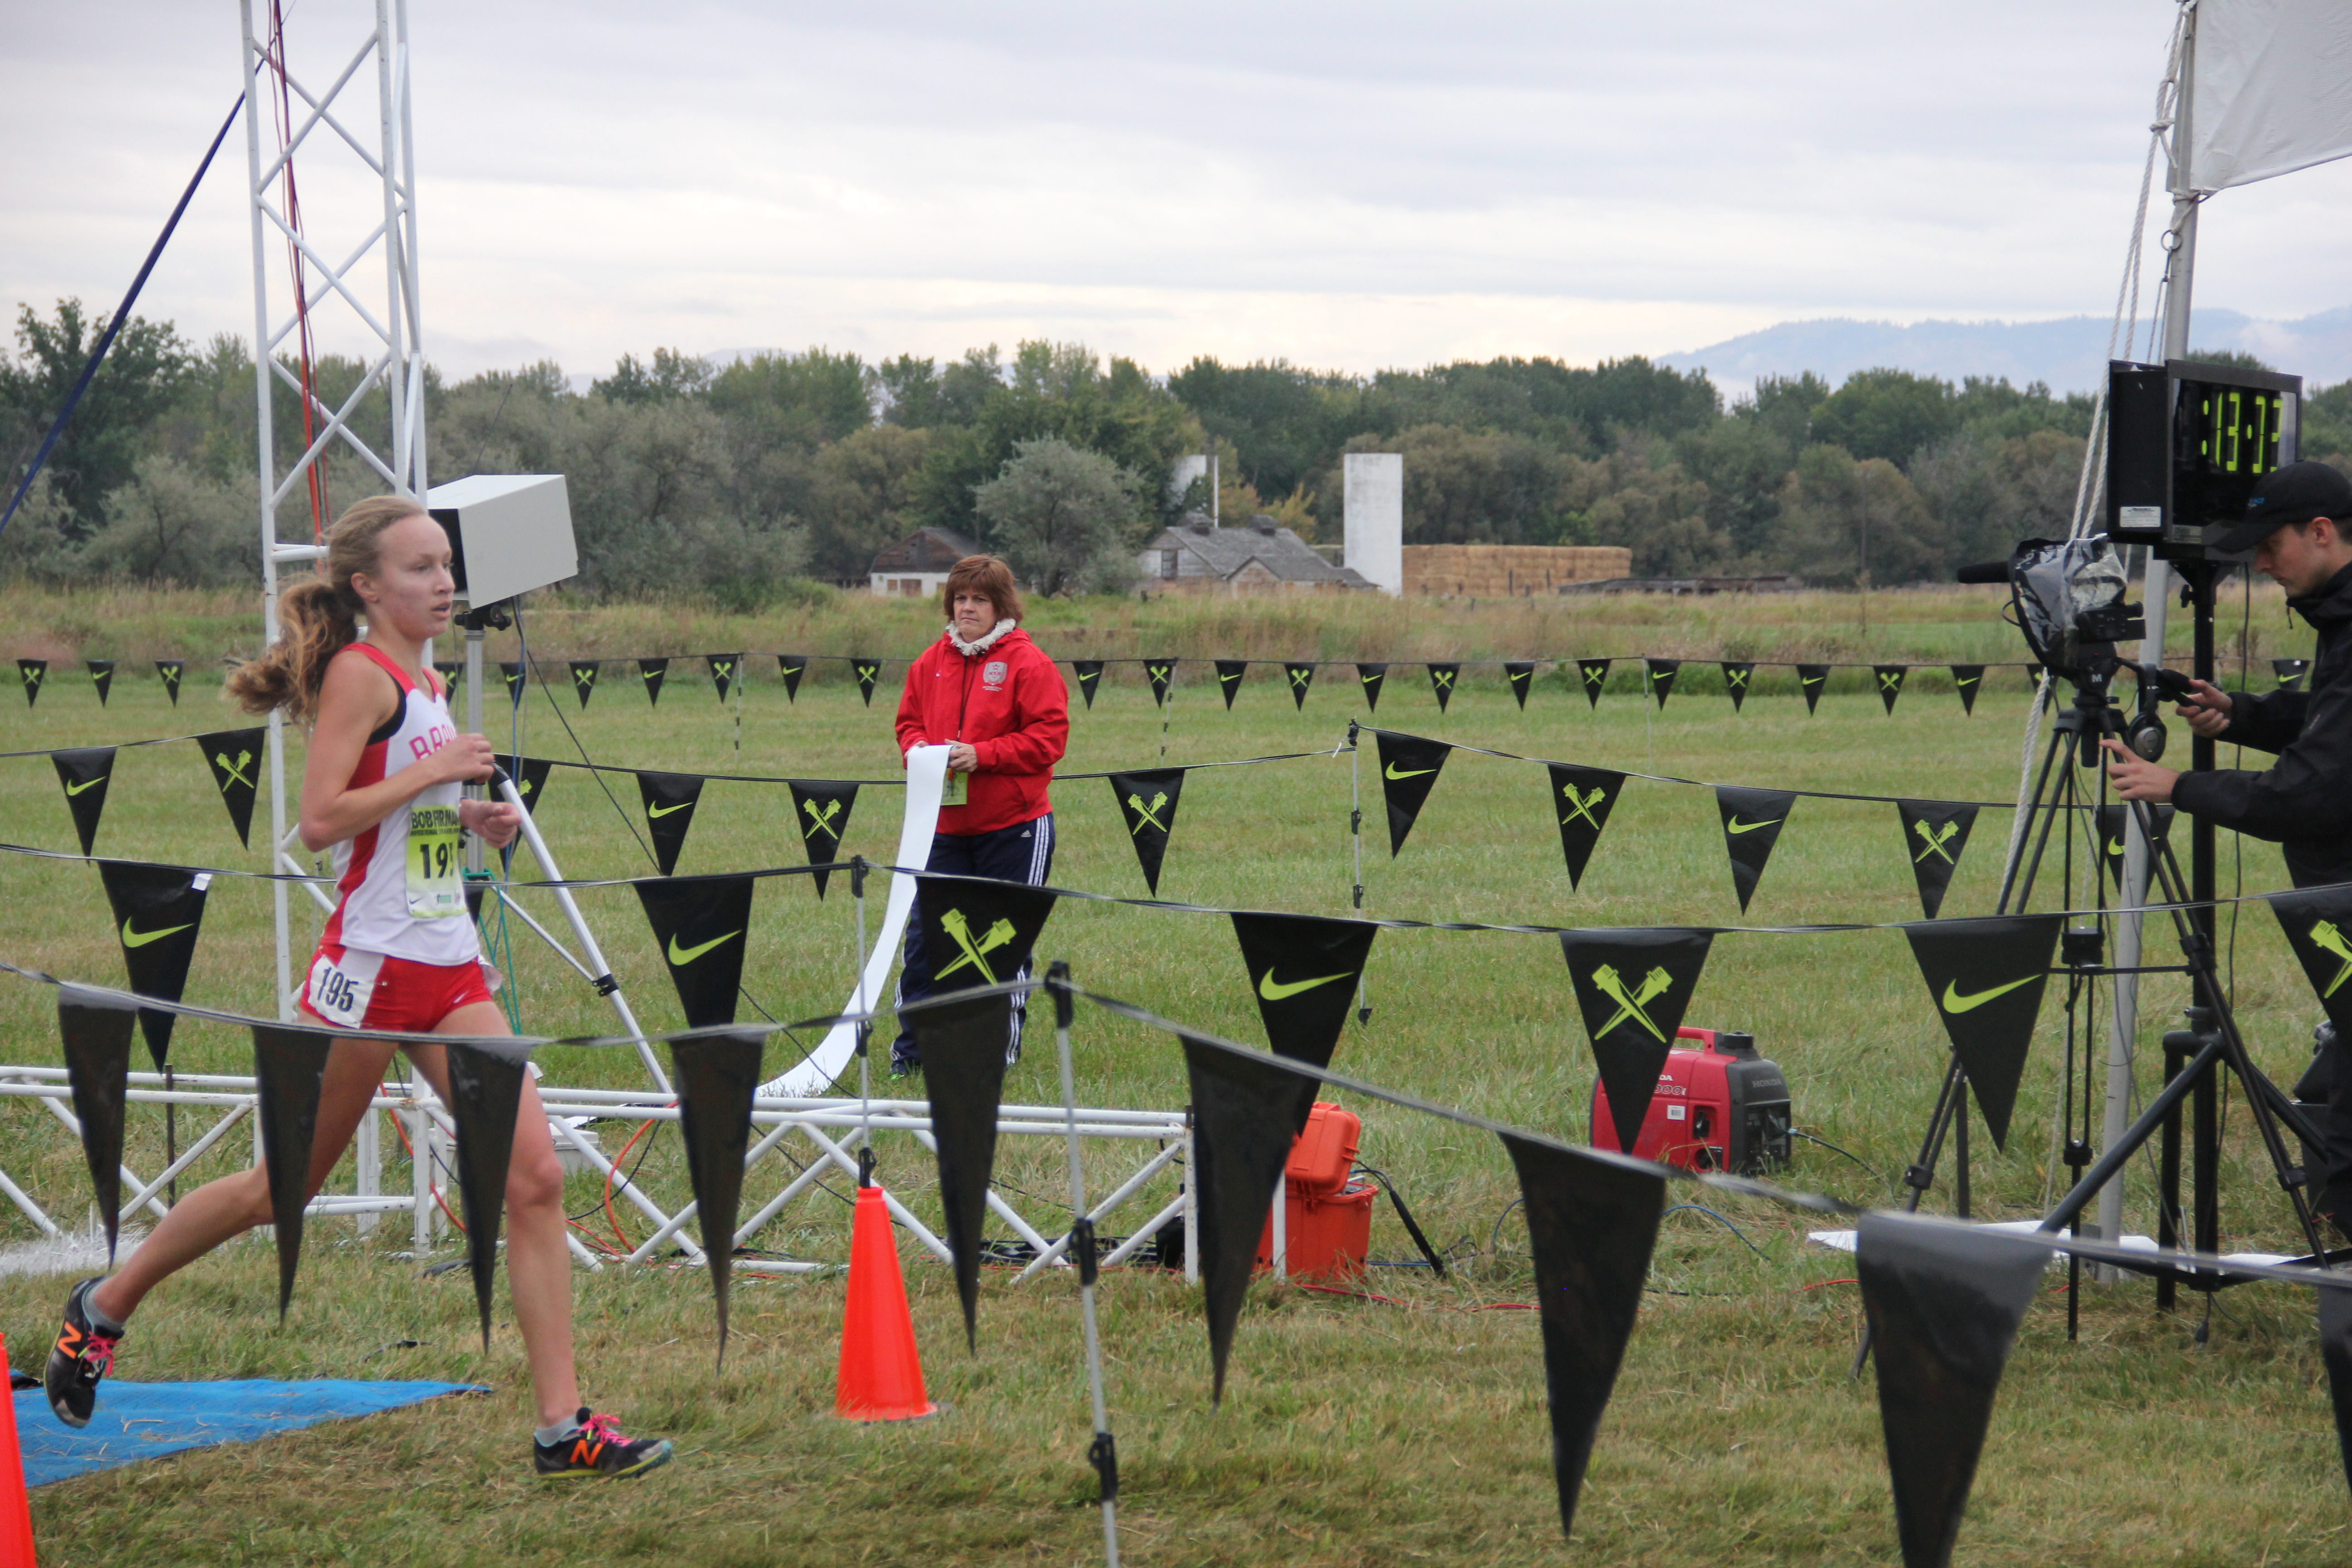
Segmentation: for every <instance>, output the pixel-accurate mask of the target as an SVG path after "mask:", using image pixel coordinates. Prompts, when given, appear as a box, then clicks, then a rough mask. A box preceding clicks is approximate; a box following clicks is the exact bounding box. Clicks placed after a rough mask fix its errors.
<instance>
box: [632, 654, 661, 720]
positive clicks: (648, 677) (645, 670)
mask: <svg viewBox="0 0 2352 1568" xmlns="http://www.w3.org/2000/svg"><path fill="white" fill-rule="evenodd" d="M637 677H638V679H641V680H643V681H644V682H645V683H646V701H647V702H649V703H651V704H652V705H653V706H654V707H656V708H658V707H660V706H661V689H662V682H663V681H664V680H666V679H668V678H669V660H667V659H666V658H641V659H639V660H637Z"/></svg>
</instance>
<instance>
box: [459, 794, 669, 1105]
mask: <svg viewBox="0 0 2352 1568" xmlns="http://www.w3.org/2000/svg"><path fill="white" fill-rule="evenodd" d="M498 787H499V793H500V794H502V795H505V796H506V801H507V804H508V805H511V806H513V807H514V808H515V811H516V813H517V814H518V815H519V816H521V818H522V837H523V842H524V843H526V844H529V845H530V852H531V854H532V855H534V856H536V857H537V858H538V859H539V864H540V868H541V869H542V870H544V871H545V872H546V873H547V876H548V879H549V880H550V881H554V882H560V881H562V879H563V872H562V870H561V869H560V868H558V867H557V866H556V864H555V857H554V856H553V855H552V854H551V853H549V851H548V847H547V840H546V839H544V838H541V837H540V836H539V824H537V823H535V822H533V821H532V820H531V819H530V812H529V811H527V810H525V809H524V808H523V804H522V796H521V795H518V794H516V793H515V786H514V780H512V779H510V778H506V777H504V776H501V777H500V778H499V785H498ZM551 890H552V891H553V892H554V894H555V901H556V902H557V903H559V904H561V905H562V906H563V918H564V919H565V920H567V921H570V922H571V924H572V937H573V939H574V940H575V941H577V942H579V943H580V952H581V954H582V956H583V957H584V958H586V959H587V961H588V967H589V968H590V969H592V970H593V971H594V972H595V978H594V980H593V984H594V985H595V987H596V989H597V991H598V992H599V993H601V994H603V995H604V996H605V997H607V998H609V999H610V1000H611V1002H612V1004H613V1011H614V1012H615V1013H618V1014H619V1015H620V1016H621V1027H622V1029H623V1030H624V1031H625V1033H627V1034H629V1035H631V1036H633V1037H635V1040H636V1042H637V1057H638V1059H640V1060H641V1061H643V1062H644V1063H645V1064H646V1072H648V1073H650V1074H652V1075H653V1080H654V1086H655V1087H656V1088H657V1089H660V1090H661V1091H662V1092H663V1093H664V1094H667V1093H669V1092H670V1086H669V1075H668V1074H667V1073H665V1072H663V1071H662V1069H661V1063H660V1062H659V1061H657V1060H656V1059H655V1057H654V1048H653V1047H652V1046H651V1045H650V1044H648V1043H647V1042H646V1032H645V1030H644V1029H642V1028H640V1027H638V1026H637V1018H636V1015H635V1014H634V1013H632V1012H631V1011H630V1010H629V999H628V998H627V997H626V996H624V995H622V994H621V983H620V982H619V981H617V980H615V979H614V978H613V969H612V965H610V964H608V963H605V962H604V950H603V949H601V948H599V947H598V946H597V945H596V938H595V936H594V935H593V933H592V932H591V931H589V930H588V922H587V921H586V920H585V919H583V918H582V916H581V913H580V906H579V905H578V904H577V903H574V902H573V901H572V889H569V888H556V889H551Z"/></svg>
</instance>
